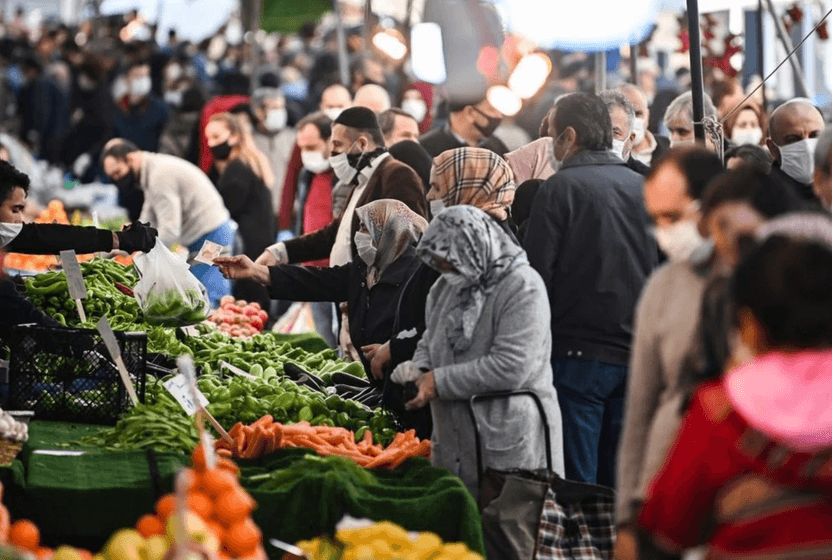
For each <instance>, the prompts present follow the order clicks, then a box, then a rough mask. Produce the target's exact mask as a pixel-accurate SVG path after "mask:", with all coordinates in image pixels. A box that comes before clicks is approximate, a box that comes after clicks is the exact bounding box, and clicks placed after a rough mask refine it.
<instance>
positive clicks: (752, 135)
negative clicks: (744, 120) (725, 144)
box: [731, 127, 763, 146]
mask: <svg viewBox="0 0 832 560" xmlns="http://www.w3.org/2000/svg"><path fill="white" fill-rule="evenodd" d="M762 139H763V129H762V128H759V127H756V128H744V129H742V130H735V131H734V132H733V133H732V134H731V140H732V141H733V142H734V144H736V145H737V146H742V145H744V144H753V145H754V146H757V145H759V144H760V140H762Z"/></svg>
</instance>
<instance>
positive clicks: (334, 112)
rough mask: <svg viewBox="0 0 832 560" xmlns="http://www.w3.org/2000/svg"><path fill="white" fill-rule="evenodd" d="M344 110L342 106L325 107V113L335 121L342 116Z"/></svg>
mask: <svg viewBox="0 0 832 560" xmlns="http://www.w3.org/2000/svg"><path fill="white" fill-rule="evenodd" d="M343 110H344V109H342V108H341V107H330V108H329V109H324V115H326V116H327V117H329V120H331V121H334V120H335V119H337V118H338V117H340V116H341V112H342V111H343Z"/></svg>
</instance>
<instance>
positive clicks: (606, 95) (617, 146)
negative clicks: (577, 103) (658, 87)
mask: <svg viewBox="0 0 832 560" xmlns="http://www.w3.org/2000/svg"><path fill="white" fill-rule="evenodd" d="M599 95H600V97H601V100H602V101H603V102H604V104H605V105H606V106H607V111H609V112H610V121H612V151H613V153H615V154H617V155H620V156H621V159H623V160H624V161H626V162H627V167H629V168H630V169H632V170H633V171H635V172H636V173H638V174H639V175H642V176H644V175H647V173H648V172H649V171H650V166H648V165H645V164H644V163H642V162H641V161H639V160H637V159H635V158H634V157H633V145H634V143H635V138H636V134H635V132H634V130H633V127H634V123H635V120H636V112H635V109H634V108H633V104H632V103H630V100H629V99H627V98H626V97H625V96H624V94H623V93H621V92H619V91H614V90H606V91H602V92H601V93H600V94H599Z"/></svg>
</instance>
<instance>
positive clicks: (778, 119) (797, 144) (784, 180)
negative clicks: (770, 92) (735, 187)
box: [766, 97, 825, 202]
mask: <svg viewBox="0 0 832 560" xmlns="http://www.w3.org/2000/svg"><path fill="white" fill-rule="evenodd" d="M824 125H825V122H824V120H823V115H822V114H821V112H820V110H819V109H818V108H817V107H815V105H814V104H813V103H812V102H811V100H809V99H805V98H802V97H801V98H797V99H792V100H791V101H787V102H785V103H783V104H782V105H780V106H779V107H777V108H776V109H775V110H774V112H772V113H771V118H770V119H769V121H768V138H767V139H766V146H768V150H769V152H771V157H772V159H773V160H774V163H773V164H772V166H771V173H770V177H771V178H772V179H774V180H775V181H777V182H778V183H780V184H781V185H783V187H784V188H788V189H792V190H793V191H794V192H795V193H797V194H798V195H799V196H800V197H801V198H802V199H804V200H807V201H813V202H817V198H816V197H815V193H814V190H813V186H812V180H813V175H814V172H815V160H814V157H815V147H816V146H817V143H818V136H820V133H821V132H822V131H823V127H824Z"/></svg>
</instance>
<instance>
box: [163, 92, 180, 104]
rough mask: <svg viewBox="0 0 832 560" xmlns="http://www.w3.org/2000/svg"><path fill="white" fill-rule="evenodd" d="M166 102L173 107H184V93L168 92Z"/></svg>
mask: <svg viewBox="0 0 832 560" xmlns="http://www.w3.org/2000/svg"><path fill="white" fill-rule="evenodd" d="M165 102H166V103H167V104H168V105H170V106H171V107H181V106H182V92H181V91H166V92H165Z"/></svg>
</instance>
